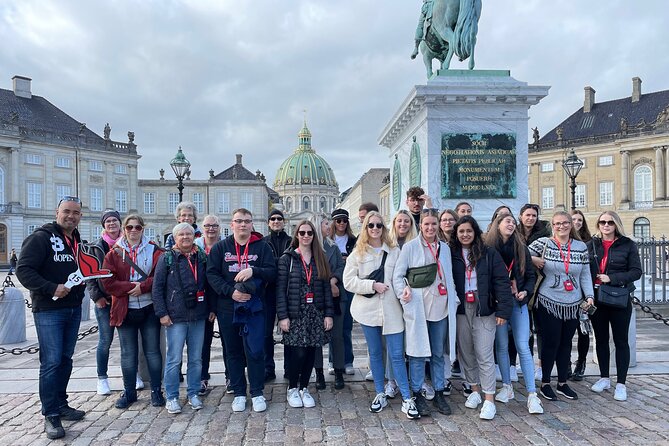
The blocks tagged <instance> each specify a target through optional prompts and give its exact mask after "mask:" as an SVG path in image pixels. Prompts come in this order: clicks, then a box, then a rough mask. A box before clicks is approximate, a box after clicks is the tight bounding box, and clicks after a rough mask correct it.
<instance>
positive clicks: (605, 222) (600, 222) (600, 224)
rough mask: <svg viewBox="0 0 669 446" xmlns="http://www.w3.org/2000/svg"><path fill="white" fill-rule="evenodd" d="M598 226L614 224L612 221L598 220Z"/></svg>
mask: <svg viewBox="0 0 669 446" xmlns="http://www.w3.org/2000/svg"><path fill="white" fill-rule="evenodd" d="M597 223H598V224H599V226H615V225H616V222H615V221H613V220H599V221H598V222H597Z"/></svg>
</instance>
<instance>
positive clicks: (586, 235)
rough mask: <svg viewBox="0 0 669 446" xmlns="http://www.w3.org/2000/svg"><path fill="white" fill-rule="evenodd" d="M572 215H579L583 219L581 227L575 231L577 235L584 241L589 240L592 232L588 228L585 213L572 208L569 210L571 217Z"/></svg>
mask: <svg viewBox="0 0 669 446" xmlns="http://www.w3.org/2000/svg"><path fill="white" fill-rule="evenodd" d="M574 215H580V216H581V218H582V219H583V225H582V226H581V229H579V230H578V231H577V232H578V236H579V237H581V240H583V241H584V242H589V241H590V239H591V238H592V234H590V228H588V221H587V220H586V219H585V215H583V212H581V211H580V210H578V209H573V210H572V211H571V216H572V217H573V216H574ZM571 221H572V222H573V221H574V219H573V218H572V219H571ZM572 224H573V223H572Z"/></svg>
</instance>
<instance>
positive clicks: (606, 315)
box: [591, 302, 632, 384]
mask: <svg viewBox="0 0 669 446" xmlns="http://www.w3.org/2000/svg"><path fill="white" fill-rule="evenodd" d="M631 317H632V302H629V303H628V305H627V308H614V307H607V306H606V305H600V306H598V307H597V311H595V314H593V315H592V316H591V319H592V331H594V332H595V340H596V341H597V347H596V351H597V359H598V360H599V375H600V376H601V377H602V378H608V377H609V362H610V358H611V352H610V351H609V326H610V327H611V331H612V332H613V343H614V345H615V347H616V372H617V374H618V381H617V382H618V383H620V384H625V380H626V379H627V370H628V369H629V365H630V345H629V342H628V334H629V327H630V319H631Z"/></svg>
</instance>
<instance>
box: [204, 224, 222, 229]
mask: <svg viewBox="0 0 669 446" xmlns="http://www.w3.org/2000/svg"><path fill="white" fill-rule="evenodd" d="M202 226H204V229H218V228H219V226H220V225H216V224H211V225H210V224H206V225H202Z"/></svg>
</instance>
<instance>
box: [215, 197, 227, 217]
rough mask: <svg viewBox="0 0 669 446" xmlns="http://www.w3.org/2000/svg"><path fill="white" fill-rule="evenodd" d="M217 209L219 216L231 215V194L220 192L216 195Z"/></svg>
mask: <svg viewBox="0 0 669 446" xmlns="http://www.w3.org/2000/svg"><path fill="white" fill-rule="evenodd" d="M216 209H217V211H218V213H219V214H229V213H230V192H218V193H217V194H216Z"/></svg>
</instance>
